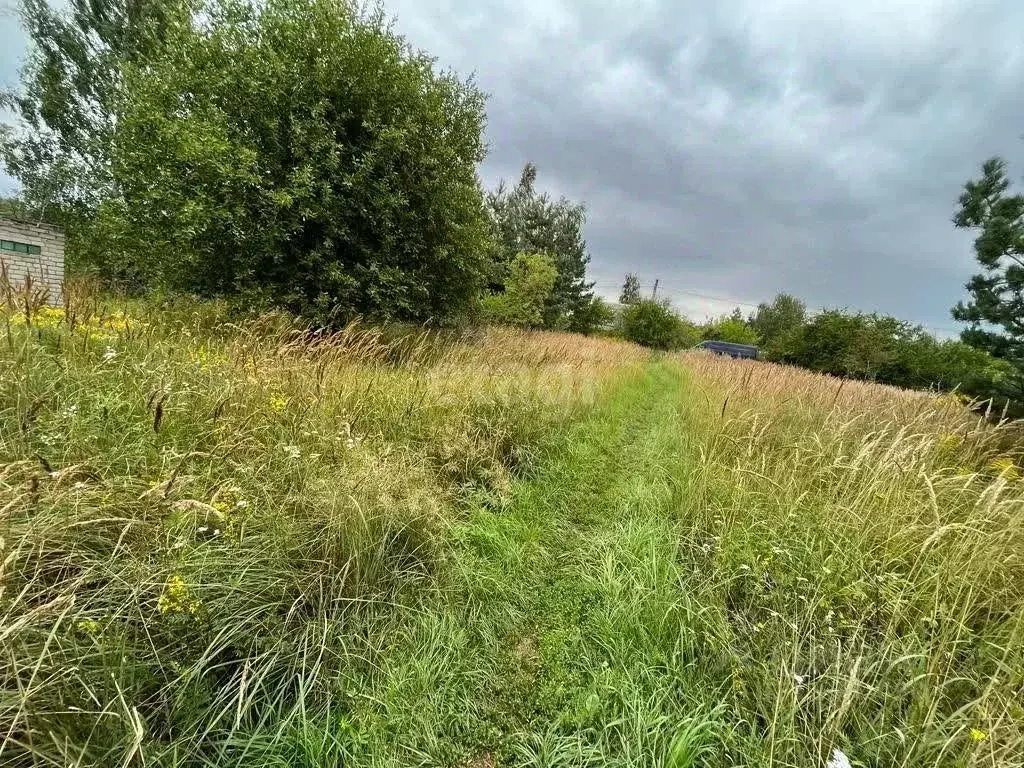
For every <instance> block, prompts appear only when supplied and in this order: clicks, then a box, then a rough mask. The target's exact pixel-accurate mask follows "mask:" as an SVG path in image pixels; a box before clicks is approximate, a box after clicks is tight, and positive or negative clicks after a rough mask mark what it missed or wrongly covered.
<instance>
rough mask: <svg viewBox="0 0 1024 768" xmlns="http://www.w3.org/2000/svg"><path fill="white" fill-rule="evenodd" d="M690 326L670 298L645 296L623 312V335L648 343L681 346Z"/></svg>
mask: <svg viewBox="0 0 1024 768" xmlns="http://www.w3.org/2000/svg"><path fill="white" fill-rule="evenodd" d="M686 330H687V329H686V324H684V322H683V320H682V319H681V318H680V317H679V315H677V314H676V313H675V312H674V311H673V309H672V307H671V306H670V305H669V304H668V303H667V302H661V301H655V300H654V299H644V300H642V301H638V302H637V303H635V304H630V305H629V306H628V307H626V309H625V310H624V311H623V314H622V333H623V336H624V337H625V338H626V339H627V340H628V341H632V342H634V343H636V344H642V345H643V346H645V347H652V348H653V349H678V348H679V347H681V346H682V345H683V343H684V338H685V334H686Z"/></svg>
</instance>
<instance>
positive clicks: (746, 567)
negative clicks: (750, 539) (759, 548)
mask: <svg viewBox="0 0 1024 768" xmlns="http://www.w3.org/2000/svg"><path fill="white" fill-rule="evenodd" d="M740 570H741V571H749V570H750V566H749V565H747V564H746V563H740Z"/></svg>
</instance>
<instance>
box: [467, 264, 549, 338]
mask: <svg viewBox="0 0 1024 768" xmlns="http://www.w3.org/2000/svg"><path fill="white" fill-rule="evenodd" d="M557 279H558V270H557V269H556V268H555V265H554V261H553V259H552V258H551V257H550V256H547V255H544V254H539V253H520V254H519V255H517V256H516V257H515V258H514V259H513V260H512V263H511V264H510V265H509V268H508V274H507V275H506V277H505V290H504V291H503V292H501V293H495V294H491V295H488V296H485V297H484V299H483V300H482V302H481V304H482V309H483V312H484V317H485V319H486V320H487V321H489V322H491V323H496V324H499V325H514V326H518V327H520V328H538V327H540V326H541V325H542V324H543V322H544V307H545V306H546V304H547V302H548V300H549V299H550V298H551V293H552V291H553V290H554V287H555V281H556V280H557Z"/></svg>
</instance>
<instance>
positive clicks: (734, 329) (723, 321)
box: [701, 316, 760, 346]
mask: <svg viewBox="0 0 1024 768" xmlns="http://www.w3.org/2000/svg"><path fill="white" fill-rule="evenodd" d="M701 337H702V338H704V339H706V340H709V341H711V340H714V341H728V342H731V343H733V344H750V345H752V346H756V345H757V344H758V342H759V341H760V339H759V338H758V335H757V331H755V330H754V329H753V328H751V327H750V326H749V325H747V323H745V322H744V321H743V320H742V319H740V318H737V317H729V316H726V317H723V318H720V319H719V320H716V321H714V322H712V323H708V324H707V325H705V326H704V327H703V328H702V330H701Z"/></svg>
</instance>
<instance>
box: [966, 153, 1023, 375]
mask: <svg viewBox="0 0 1024 768" xmlns="http://www.w3.org/2000/svg"><path fill="white" fill-rule="evenodd" d="M1009 188H1010V182H1009V179H1007V177H1006V163H1005V162H1004V161H1002V160H1000V159H998V158H994V159H992V160H989V161H988V162H986V163H985V164H984V166H983V168H982V177H981V179H979V180H978V181H971V182H968V183H967V185H966V187H965V190H964V193H963V195H961V196H960V208H959V210H958V211H957V213H956V216H955V218H954V223H955V224H956V226H957V227H960V228H963V229H976V230H978V231H979V234H978V238H977V239H976V240H975V242H974V251H975V255H976V256H977V260H978V264H979V265H980V266H981V267H982V270H983V271H982V272H981V273H980V274H977V275H975V276H974V277H972V278H971V280H970V281H969V282H968V283H967V286H966V287H967V290H968V292H969V293H970V294H971V300H970V301H969V302H968V303H966V304H964V303H962V302H961V303H960V304H959V305H957V306H956V307H955V308H954V309H953V317H954V318H955V319H957V320H960V321H963V322H967V323H970V324H971V326H970V328H969V329H968V330H966V331H964V334H963V339H964V341H966V342H968V343H970V344H972V345H973V346H976V347H978V348H980V349H985V350H987V351H989V352H991V353H992V354H993V355H995V356H996V357H1001V358H1004V359H1007V360H1010V361H1011V362H1012V363H1013V364H1014V365H1015V366H1016V367H1017V368H1018V369H1021V368H1024V195H1011V194H1008V190H1009Z"/></svg>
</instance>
